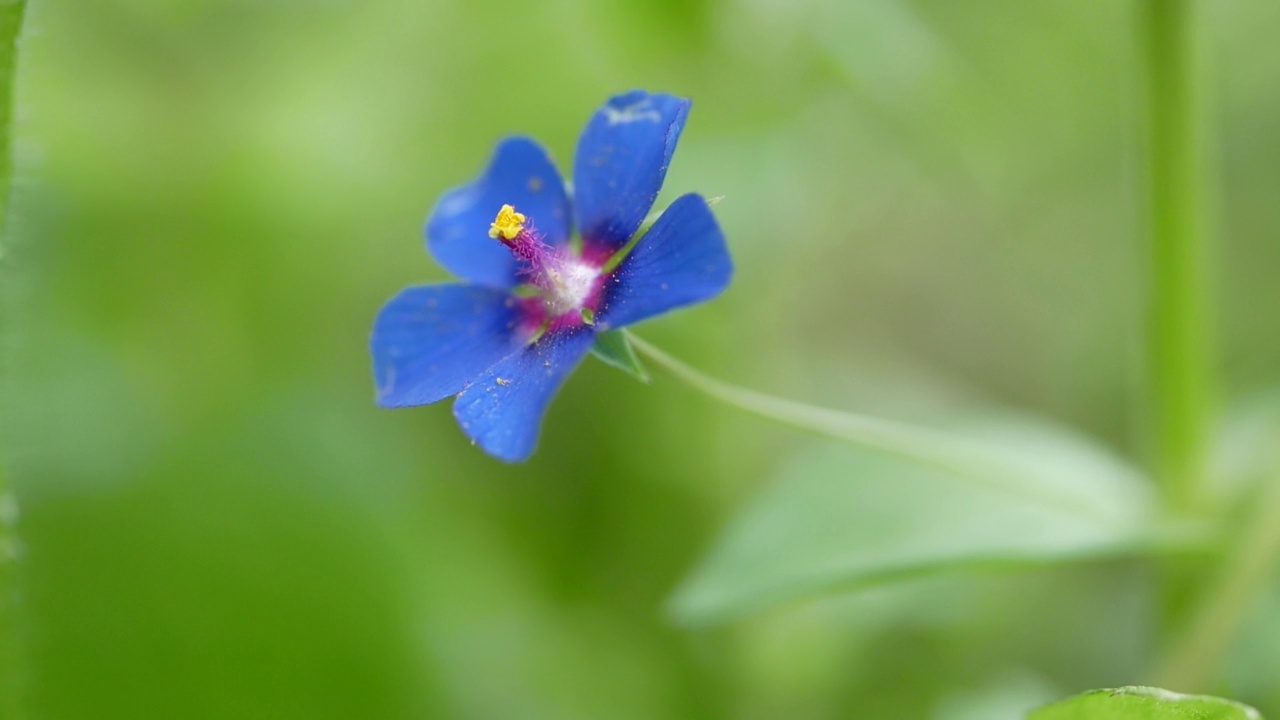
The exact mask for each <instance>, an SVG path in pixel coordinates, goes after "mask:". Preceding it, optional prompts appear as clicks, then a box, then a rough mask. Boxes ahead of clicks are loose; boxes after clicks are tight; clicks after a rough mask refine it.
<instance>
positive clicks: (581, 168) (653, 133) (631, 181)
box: [573, 90, 690, 250]
mask: <svg viewBox="0 0 1280 720" xmlns="http://www.w3.org/2000/svg"><path fill="white" fill-rule="evenodd" d="M689 105H690V102H689V100H687V99H685V98H680V97H675V96H674V95H659V94H650V93H647V92H644V91H643V90H633V91H631V92H629V93H625V94H623V95H617V96H615V97H613V98H611V99H610V100H609V101H608V102H607V103H605V104H604V105H603V106H602V107H601V108H600V109H599V110H597V111H596V113H595V115H593V116H592V117H591V120H590V121H589V122H588V123H587V127H586V129H585V130H583V132H582V137H581V139H579V140H578V153H577V156H576V157H575V158H574V164H573V192H574V205H575V207H576V208H577V218H578V229H579V230H580V231H581V232H582V237H583V238H584V239H585V240H586V241H587V242H588V243H589V244H591V245H599V246H603V247H606V248H607V249H609V250H617V249H619V248H621V247H622V246H623V245H626V244H627V241H628V240H630V239H631V236H632V235H634V234H635V232H636V230H638V229H639V228H640V223H642V222H644V218H645V216H646V215H648V214H649V209H650V208H651V207H653V201H654V200H655V199H656V198H657V197H658V191H659V190H660V189H661V188H662V181H663V179H664V178H665V177H666V176H667V166H668V165H669V164H670V163H671V154H672V153H674V152H675V150H676V142H677V141H678V140H679V139H680V132H681V131H682V130H683V129H684V121H685V118H686V117H688V115H689Z"/></svg>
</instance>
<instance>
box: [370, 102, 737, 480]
mask: <svg viewBox="0 0 1280 720" xmlns="http://www.w3.org/2000/svg"><path fill="white" fill-rule="evenodd" d="M688 113H689V101H688V100H687V99H684V98H679V97H674V96H671V95H660V94H650V93H646V92H642V91H638V90H637V91H632V92H629V93H626V94H623V95H618V96H616V97H614V98H612V99H610V100H609V101H608V102H607V103H605V105H604V106H603V107H601V108H600V109H599V110H597V111H596V113H595V114H594V115H593V116H592V118H591V120H590V121H589V122H588V123H587V127H586V129H585V130H584V131H583V133H582V137H581V138H580V139H579V141H578V151H577V157H576V158H575V161H574V166H573V189H574V197H573V201H572V203H571V202H570V199H569V195H568V193H567V191H566V189H565V185H564V182H563V181H562V180H561V178H560V173H559V172H558V171H557V170H556V167H555V165H554V164H553V163H552V162H551V160H550V158H549V157H548V155H547V153H546V151H545V150H543V149H542V147H541V146H540V145H538V144H537V143H536V142H534V141H533V140H531V139H529V138H523V137H514V138H508V139H507V140H504V141H503V142H502V143H500V144H499V145H498V148H497V151H496V152H495V154H494V156H493V159H492V160H491V161H490V163H489V167H488V168H487V169H486V170H485V171H484V173H483V174H482V175H481V176H480V177H479V178H478V179H476V180H475V181H474V182H472V183H470V184H469V185H464V186H462V187H460V188H457V189H455V190H453V191H451V192H449V193H448V194H446V195H445V196H444V197H443V198H442V199H441V200H440V202H439V204H437V205H436V207H435V210H434V211H433V212H432V214H431V217H430V219H429V220H428V221H427V228H426V230H427V245H428V248H429V249H430V251H431V254H432V255H434V256H435V258H436V260H438V261H439V262H440V264H442V265H444V266H445V267H446V268H448V269H449V270H450V271H452V272H453V273H454V274H456V275H458V276H459V277H461V278H463V279H464V280H465V281H466V282H463V283H449V284H443V285H425V286H419V287H411V288H408V289H406V290H404V291H402V292H401V293H400V294H399V295H397V296H396V297H394V298H393V299H392V300H391V301H390V302H388V303H387V304H386V305H385V306H384V307H383V308H382V310H381V311H380V312H379V313H378V317H377V319H376V320H375V321H374V326H373V335H372V338H371V340H370V347H371V349H372V352H373V369H374V379H375V381H376V384H377V400H378V404H380V405H382V406H384V407H405V406H411V405H423V404H426V403H432V402H436V401H439V400H443V399H445V398H448V397H450V396H454V395H456V396H457V400H456V401H455V402H454V405H453V414H454V416H455V417H456V418H457V420H458V424H459V425H460V426H461V427H462V430H463V432H465V433H466V434H467V435H469V436H470V437H471V438H472V439H473V440H474V441H475V442H476V443H477V444H479V445H480V447H482V448H484V450H485V451H486V452H488V453H490V454H491V455H494V456H496V457H498V458H501V459H503V460H507V461H517V460H523V459H525V458H527V457H528V456H529V455H530V454H531V453H532V452H533V449H534V446H535V445H536V444H537V439H538V431H539V428H540V426H541V424H542V416H543V414H544V413H545V411H546V408H547V405H548V404H549V403H550V402H551V398H552V396H553V395H554V394H555V392H556V391H557V390H558V389H559V387H560V385H561V383H562V382H563V381H564V379H565V378H566V377H567V376H568V375H569V373H570V372H572V371H573V369H574V368H575V367H577V365H578V363H579V362H580V361H581V360H582V358H583V357H584V356H585V355H586V354H587V352H588V351H589V350H590V349H591V346H592V343H594V342H595V339H596V335H597V333H600V332H605V331H608V330H613V329H617V328H620V327H623V326H625V325H630V324H632V323H635V322H639V321H641V320H645V319H647V318H650V317H653V316H655V315H658V314H661V313H664V312H666V311H668V310H671V309H673V308H677V307H681V306H684V305H689V304H692V303H697V302H701V301H704V300H708V299H710V298H712V297H715V296H716V295H718V294H719V293H720V292H721V291H722V290H724V288H725V287H726V286H727V285H728V284H729V278H730V276H731V275H732V273H733V266H732V263H731V262H730V260H729V253H728V251H727V250H726V248H725V242H724V236H723V234H722V233H721V231H720V228H719V226H718V225H717V224H716V221H715V218H714V217H713V216H712V214H711V210H710V209H709V208H708V207H707V202H706V200H704V199H703V198H702V197H700V196H698V195H694V194H689V195H684V196H682V197H680V198H679V199H677V200H676V201H675V202H673V203H672V204H671V205H670V207H668V208H667V209H666V211H665V212H663V213H662V215H661V217H659V218H658V219H657V220H656V221H655V222H654V223H653V225H652V226H651V227H650V228H649V229H648V230H647V231H645V232H644V234H643V235H642V236H640V238H639V240H638V241H636V242H634V243H632V242H631V241H632V239H633V237H634V236H636V235H637V233H638V232H639V231H640V228H641V225H642V224H643V223H644V220H645V217H646V216H647V215H648V214H649V211H650V210H651V208H652V207H653V202H654V200H655V199H656V197H657V195H658V190H659V189H660V188H661V187H662V181H663V178H664V177H665V176H666V173H667V166H668V164H669V163H670V162H671V155H672V153H673V152H675V149H676V142H677V140H679V138H680V132H681V130H682V129H683V128H684V123H685V118H686V117H687V116H688ZM574 225H576V227H577V229H578V233H579V236H580V237H579V238H577V239H575V237H574V233H573V226H574Z"/></svg>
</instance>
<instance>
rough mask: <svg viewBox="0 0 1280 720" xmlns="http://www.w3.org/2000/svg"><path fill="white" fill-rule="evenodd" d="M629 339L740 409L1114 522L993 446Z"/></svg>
mask: <svg viewBox="0 0 1280 720" xmlns="http://www.w3.org/2000/svg"><path fill="white" fill-rule="evenodd" d="M627 336H628V338H629V339H630V341H631V344H632V345H633V346H634V347H635V349H636V350H638V351H639V352H640V353H641V354H642V355H644V356H645V357H647V358H648V359H649V360H651V361H653V362H654V363H655V364H657V365H659V366H661V367H662V368H664V369H665V370H667V371H668V372H670V373H671V374H672V375H675V376H676V377H678V378H680V379H681V380H684V381H685V382H687V383H688V384H689V385H691V386H693V387H694V388H695V389H697V390H699V391H701V392H703V393H705V394H706V395H708V396H710V397H712V398H714V399H716V400H719V401H721V402H723V403H726V404H728V405H731V406H733V407H736V408H738V409H739V410H744V411H746V412H749V413H751V414H753V415H757V416H759V417H763V418H767V419H769V420H773V421H775V422H779V423H782V424H784V425H790V426H791V427H794V428H799V429H801V430H807V431H809V432H813V433H817V434H819V435H825V436H827V437H830V438H834V439H836V440H842V441H845V442H848V443H851V444H853V445H857V446H860V447H863V448H867V449H870V450H876V451H880V452H885V453H889V454H892V455H897V456H900V457H905V458H909V459H912V460H915V461H918V462H925V463H928V464H930V465H934V466H938V467H942V468H944V469H946V470H950V471H953V472H959V474H960V475H961V476H962V477H964V478H965V479H967V480H970V481H973V482H979V483H982V484H983V485H986V486H987V487H990V488H993V489H996V490H1000V491H1002V492H1007V493H1012V494H1015V495H1019V496H1022V497H1024V498H1027V499H1029V500H1032V501H1033V502H1037V503H1040V504H1044V505H1049V506H1052V507H1057V508H1062V509H1066V510H1069V511H1074V512H1076V513H1078V514H1080V515H1081V516H1082V517H1088V518H1090V519H1093V520H1096V521H1099V522H1114V521H1116V520H1117V519H1118V518H1116V517H1115V515H1114V512H1112V508H1111V507H1110V505H1109V504H1108V503H1107V502H1106V501H1105V500H1103V499H1100V498H1091V497H1088V496H1084V495H1081V494H1077V493H1073V492H1070V491H1067V490H1065V489H1060V488H1058V487H1054V486H1049V485H1046V484H1043V483H1029V482H1027V481H1026V475H1027V470H1028V467H1027V465H1026V464H1025V463H1020V462H1018V461H1017V460H1015V459H1013V458H1011V457H1009V456H1007V455H1005V454H1004V453H1002V452H1000V451H999V449H998V448H995V447H993V446H990V445H986V444H983V443H981V442H976V441H971V440H967V439H964V438H960V437H956V436H954V435H951V434H948V433H944V432H940V431H937V430H931V429H929V428H922V427H917V426H914V425H909V424H906V423H900V422H895V421H892V420H885V419H882V418H877V417H872V416H868V415H858V414H854V413H847V412H841V411H838V410H831V409H827V408H821V407H815V406H813V405H806V404H804V403H799V402H795V401H792V400H786V399H783V398H779V397H774V396H772V395H766V394H764V393H759V392H756V391H754V390H748V389H746V388H742V387H738V386H736V385H731V384H729V383H726V382H724V381H722V380H718V379H716V378H713V377H711V376H709V375H706V374H705V373H703V372H701V371H699V370H696V369H694V368H692V367H690V366H689V365H687V364H685V363H683V362H681V361H680V360H677V359H676V358H674V357H672V356H671V355H668V354H667V353H666V352H664V351H662V350H660V349H658V348H656V347H654V346H653V345H650V344H649V343H647V342H645V341H644V340H641V339H640V338H638V337H636V336H635V335H632V334H630V333H628V335H627Z"/></svg>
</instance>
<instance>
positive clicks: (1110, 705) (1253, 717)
mask: <svg viewBox="0 0 1280 720" xmlns="http://www.w3.org/2000/svg"><path fill="white" fill-rule="evenodd" d="M1027 720H1262V715H1261V714H1259V713H1258V711H1257V710H1255V709H1253V708H1251V707H1249V706H1248V705H1244V704H1242V703H1238V702H1235V701H1234V700H1225V699H1223V698H1217V697H1210V696H1208V695H1182V694H1179V693H1175V692H1171V691H1169V690H1161V689H1160V688H1152V687H1136V686H1133V687H1122V688H1116V689H1114V690H1091V691H1089V692H1086V693H1081V694H1080V695H1076V696H1074V697H1070V698H1067V699H1066V700H1063V701H1061V702H1056V703H1054V704H1052V705H1049V706H1047V707H1043V708H1040V709H1039V710H1036V711H1034V712H1032V713H1031V714H1030V715H1028V716H1027Z"/></svg>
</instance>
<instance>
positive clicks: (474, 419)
mask: <svg viewBox="0 0 1280 720" xmlns="http://www.w3.org/2000/svg"><path fill="white" fill-rule="evenodd" d="M594 341H595V333H594V332H591V331H590V330H588V329H579V330H570V331H561V332H556V331H552V332H548V333H547V334H546V335H544V336H543V337H542V339H540V340H538V342H536V343H534V344H533V345H530V346H529V347H527V348H525V349H524V350H523V351H521V352H519V353H516V354H515V355H512V356H510V357H508V358H507V359H505V360H503V361H501V362H499V363H498V364H496V365H494V366H493V367H491V368H489V370H488V371H487V372H486V373H484V375H483V377H481V378H480V379H479V380H477V381H476V382H475V383H474V384H473V385H470V386H469V387H467V389H466V390H463V391H462V394H461V395H459V396H458V399H457V400H456V401H455V402H454V404H453V416H454V417H455V418H457V419H458V424H459V425H461V426H462V431H463V432H465V433H466V434H467V435H468V436H470V437H471V439H472V440H474V441H475V442H476V444H478V445H479V446H480V447H482V448H484V451H485V452H487V453H489V454H490V455H493V456H494V457H497V458H499V459H501V460H506V461H507V462H518V461H520V460H524V459H525V458H527V457H529V455H531V454H532V453H533V449H534V447H535V446H537V444H538V432H539V430H540V429H541V427H542V416H543V414H545V413H546V410H547V406H548V405H549V404H550V403H551V398H552V397H554V396H555V394H556V391H557V390H559V389H560V385H561V384H562V383H563V382H564V379H565V378H566V377H568V375H569V373H571V372H572V371H573V369H574V368H575V367H577V366H578V363H579V362H581V360H582V358H583V357H584V356H586V354H587V351H588V350H590V349H591V343H592V342H594Z"/></svg>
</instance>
